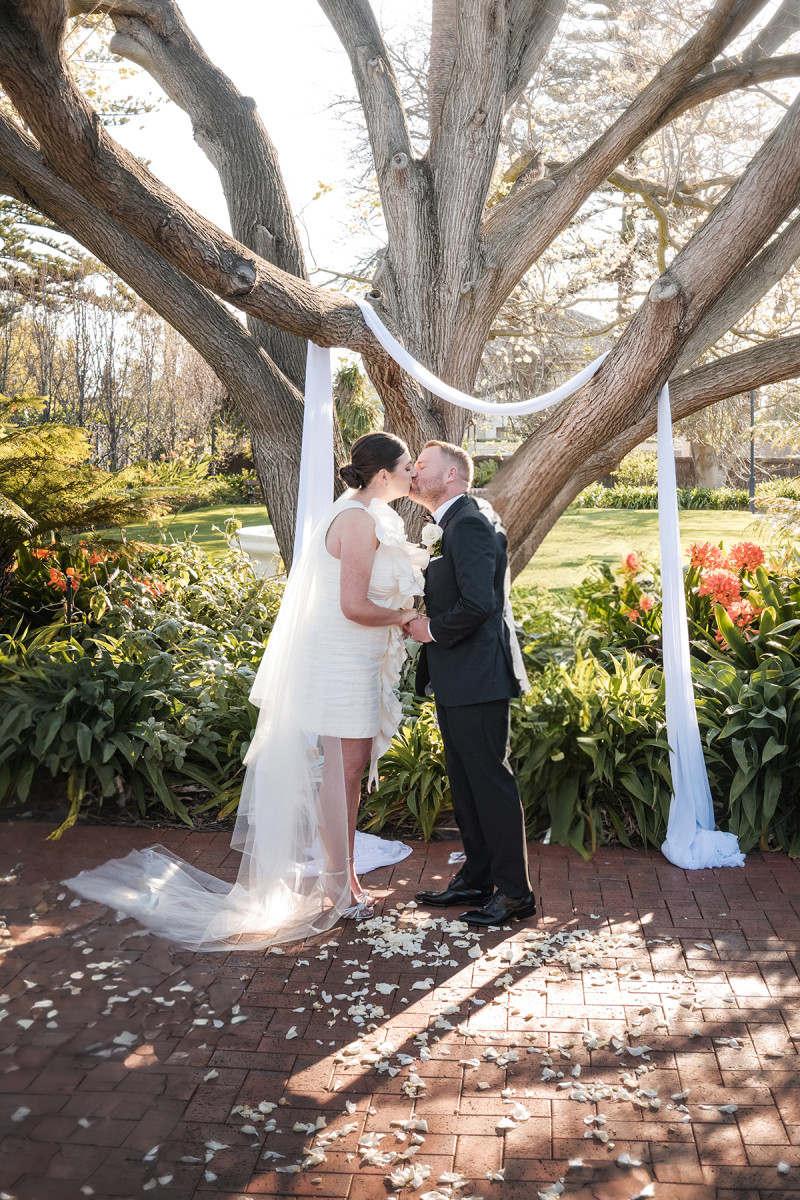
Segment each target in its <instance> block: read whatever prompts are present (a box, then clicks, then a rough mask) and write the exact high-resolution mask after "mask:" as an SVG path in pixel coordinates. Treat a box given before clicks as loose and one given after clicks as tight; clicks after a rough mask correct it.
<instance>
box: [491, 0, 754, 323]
mask: <svg viewBox="0 0 800 1200" xmlns="http://www.w3.org/2000/svg"><path fill="white" fill-rule="evenodd" d="M763 6H764V0H717V3H716V4H714V6H713V7H712V9H711V10H710V12H709V14H708V16H707V17H706V20H705V21H704V23H703V25H702V26H701V28H700V29H699V30H698V32H697V33H696V34H695V35H694V36H693V37H692V38H690V39H689V40H688V41H687V42H686V43H685V44H684V45H683V46H682V47H681V48H680V50H678V51H677V53H676V54H674V55H673V57H672V58H671V59H670V60H669V62H667V63H666V64H665V65H664V66H663V67H662V68H661V69H660V70H659V71H658V73H657V74H656V75H655V77H654V78H653V79H652V80H651V81H650V83H648V84H647V86H646V87H645V88H644V89H643V90H642V91H641V92H640V93H639V95H638V96H637V97H636V99H635V100H634V101H633V103H632V104H630V105H629V106H628V108H627V109H626V110H625V112H624V113H623V114H622V115H621V116H620V117H619V118H618V119H617V120H616V121H615V122H614V124H613V125H612V126H611V127H610V128H609V129H607V130H606V131H605V132H604V133H603V134H601V136H600V137H599V138H598V139H597V140H596V141H595V142H594V143H593V144H592V145H591V146H590V147H589V148H588V149H587V150H586V151H585V153H584V154H582V155H581V156H580V157H579V158H578V159H576V160H575V162H573V163H571V164H570V165H569V167H568V168H565V169H564V170H563V172H559V174H558V176H557V177H556V178H555V179H553V180H546V181H543V184H544V183H546V184H549V189H545V188H544V187H543V184H535V185H533V187H531V188H522V189H521V190H520V191H519V192H518V193H517V194H516V195H515V189H512V191H511V192H510V193H509V195H508V197H507V198H506V199H505V200H504V201H503V202H502V204H498V205H496V206H495V207H494V208H493V209H491V210H490V212H489V215H488V216H487V218H486V220H485V222H484V226H483V234H484V239H485V242H486V246H487V259H488V260H489V261H490V262H491V263H492V264H496V269H494V270H490V271H487V272H486V274H485V275H484V278H483V279H482V280H481V282H480V291H479V296H478V302H479V304H480V306H481V308H482V310H483V312H482V315H485V316H486V319H487V320H492V319H494V316H495V315H496V313H497V312H498V310H499V308H500V306H501V305H502V304H503V303H504V301H505V299H506V298H507V297H508V296H509V295H510V294H511V292H512V291H513V289H514V287H515V286H516V285H517V283H518V282H519V280H520V279H521V278H522V276H523V275H524V273H525V271H526V270H527V269H528V268H529V267H530V264H531V263H532V262H535V261H536V259H537V258H538V257H539V256H540V255H541V254H542V253H543V251H544V250H545V249H546V247H547V246H549V245H550V243H551V242H552V240H553V238H555V237H556V236H557V235H558V233H559V232H560V231H561V230H562V229H563V228H564V226H565V225H566V224H567V222H568V221H569V220H570V219H571V218H572V217H573V216H574V215H575V213H576V212H577V211H578V209H579V208H580V206H581V205H582V204H583V203H584V201H585V200H586V199H587V198H588V197H589V196H590V195H591V193H592V192H593V191H594V189H595V188H596V187H598V186H599V184H600V183H601V182H602V181H603V180H604V179H605V178H607V176H608V175H609V174H610V173H611V172H612V171H613V170H614V169H615V167H617V166H618V165H619V163H621V162H623V161H624V159H625V158H626V157H627V156H628V155H629V154H630V153H631V152H632V151H633V150H634V149H635V148H636V146H637V145H639V143H640V142H641V141H642V139H643V137H645V136H646V134H647V132H648V131H649V130H650V129H652V128H653V127H654V125H655V124H656V123H657V121H658V119H659V117H660V116H661V114H662V112H663V111H664V109H665V108H667V107H668V105H670V104H671V103H672V102H673V101H674V100H675V98H676V96H679V95H680V94H681V93H682V92H683V91H684V89H685V88H686V87H687V86H688V85H689V84H690V83H691V81H692V80H693V79H694V77H695V76H696V75H697V74H698V72H699V71H700V70H701V69H702V68H703V67H704V66H705V65H706V64H707V63H709V62H710V61H712V60H713V59H714V58H715V57H716V55H717V54H718V53H719V52H720V51H721V50H722V49H723V48H724V46H726V45H727V44H728V43H729V42H730V41H731V40H732V38H734V37H735V36H736V35H737V34H738V33H739V32H740V31H741V30H742V29H743V28H744V27H745V26H746V25H747V24H748V23H749V22H750V21H751V20H752V18H753V17H754V16H755V14H756V13H757V12H758V11H759V10H760V9H761V8H762V7H763Z"/></svg>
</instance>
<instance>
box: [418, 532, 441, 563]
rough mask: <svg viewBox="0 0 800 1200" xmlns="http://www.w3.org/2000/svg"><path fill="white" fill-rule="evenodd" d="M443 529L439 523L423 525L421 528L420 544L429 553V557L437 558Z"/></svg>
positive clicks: (439, 552)
mask: <svg viewBox="0 0 800 1200" xmlns="http://www.w3.org/2000/svg"><path fill="white" fill-rule="evenodd" d="M443 534H444V530H443V529H442V527H441V525H435V524H431V525H424V526H423V528H422V544H423V546H424V547H425V549H426V550H427V551H428V553H429V554H430V556H431V558H437V557H438V556H439V555H440V554H441V553H442V536H443Z"/></svg>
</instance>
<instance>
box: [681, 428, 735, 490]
mask: <svg viewBox="0 0 800 1200" xmlns="http://www.w3.org/2000/svg"><path fill="white" fill-rule="evenodd" d="M689 449H690V450H691V454H692V462H693V463H694V474H695V483H696V485H697V487H701V488H719V487H725V485H726V484H727V482H728V472H727V470H726V468H725V465H724V463H723V461H722V458H721V456H720V454H719V452H718V451H717V450H716V449H715V448H714V447H713V446H709V445H707V444H706V443H705V442H698V441H696V440H695V439H694V438H693V439H692V440H691V441H690V442H689Z"/></svg>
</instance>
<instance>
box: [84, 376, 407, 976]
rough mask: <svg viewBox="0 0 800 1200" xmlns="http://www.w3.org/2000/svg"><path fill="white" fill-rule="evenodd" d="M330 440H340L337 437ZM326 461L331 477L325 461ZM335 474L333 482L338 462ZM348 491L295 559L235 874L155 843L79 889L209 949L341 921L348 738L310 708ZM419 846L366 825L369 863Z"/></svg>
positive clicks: (275, 638) (164, 933) (267, 678)
mask: <svg viewBox="0 0 800 1200" xmlns="http://www.w3.org/2000/svg"><path fill="white" fill-rule="evenodd" d="M315 357H317V356H315ZM320 411H321V412H322V411H323V406H320ZM319 415H320V414H319V413H318V414H316V416H315V419H314V421H313V422H312V423H310V424H308V425H307V428H310V429H312V430H313V432H314V437H315V438H316V437H317V435H319V434H320V433H321V437H320V443H321V444H323V445H324V444H325V443H326V436H327V435H326V432H325V430H324V429H321V426H322V425H323V424H324V420H322V419H321V418H320V420H319V421H318V420H317V419H316V418H317V417H319ZM323 415H324V413H323ZM328 445H329V447H330V449H331V450H332V445H333V443H332V439H331V440H330V441H329V442H328ZM306 465H307V466H309V465H311V464H310V461H308V460H307V464H306ZM319 473H320V474H321V475H323V477H324V472H323V471H322V469H321V468H320V472H319ZM328 478H329V479H330V481H331V485H332V483H333V474H332V468H331V470H330V473H329V476H328ZM314 482H315V480H314V477H313V475H312V477H311V483H312V484H313V483H314ZM343 502H346V498H343V499H342V500H340V501H339V502H337V503H336V504H333V503H332V502H331V500H330V498H329V499H328V501H327V503H326V505H325V510H324V512H323V514H322V519H321V520H317V521H316V525H315V528H314V529H313V532H312V533H311V535H310V536H309V538H308V539H307V541H306V546H305V551H304V553H303V554H302V556H301V557H300V558H298V559H297V560H296V562H295V565H294V566H293V568H292V571H291V573H290V575H289V579H288V581H287V584H286V589H285V591H284V594H283V599H282V602H281V606H280V610H279V612H278V616H277V619H276V621H275V625H274V627H273V629H272V632H271V634H270V637H269V640H268V642H267V647H266V650H265V652H264V657H263V659H262V661H261V665H260V667H259V669H258V672H257V674H256V678H255V682H254V684H253V688H252V690H251V693H250V698H251V700H252V701H253V703H254V704H255V705H257V706H259V708H260V713H259V717H258V723H257V726H256V730H255V733H254V735H253V740H252V742H251V743H250V747H249V749H248V751H247V755H246V758H245V764H246V767H247V770H246V772H245V777H244V783H243V786H242V795H241V799H240V801H239V807H238V809H237V813H236V826H235V828H234V831H233V837H232V839H231V848H232V849H233V850H239V851H240V852H241V858H240V859H238V861H237V876H236V880H235V881H234V882H233V883H231V882H228V881H224V880H221V879H218V878H217V877H216V876H214V875H211V874H210V873H209V872H208V871H203V870H200V869H199V868H197V867H195V866H194V865H192V864H191V863H188V862H186V861H184V860H183V859H181V858H179V857H178V856H177V855H175V854H173V853H172V852H171V851H169V850H167V849H165V848H164V847H163V846H152V847H148V848H147V849H145V850H132V851H131V852H130V854H128V855H127V856H126V857H125V858H123V859H116V860H112V861H111V862H107V863H104V864H103V865H101V866H99V867H95V868H94V869H92V870H89V871H81V873H80V874H79V875H77V876H75V877H74V878H72V879H66V880H64V883H65V884H67V886H69V887H70V888H72V890H73V891H74V892H77V893H78V895H79V896H83V897H84V898H85V899H87V900H96V901H99V902H100V903H101V904H106V905H108V906H109V907H110V908H115V909H117V910H118V911H119V912H122V913H125V914H126V915H128V916H131V917H134V918H135V919H136V920H137V921H138V922H139V923H140V924H141V925H143V926H144V927H145V928H147V929H150V930H152V931H153V932H154V933H156V934H158V936H159V937H164V938H167V939H169V940H170V941H172V942H176V943H179V944H180V945H182V946H186V947H188V948H189V949H192V950H200V951H203V952H205V951H210V950H215V951H217V950H221V951H224V950H232V949H233V950H235V949H246V950H255V949H260V948H263V947H266V946H271V945H274V944H277V943H281V942H293V941H301V940H303V939H305V938H308V937H314V936H316V935H317V934H320V933H324V932H325V931H326V930H328V929H330V928H331V926H333V925H334V924H336V922H337V921H339V919H340V917H341V914H342V913H343V912H344V911H345V910H346V909H347V908H349V906H350V904H351V897H350V871H349V863H348V853H349V848H348V824H347V797H346V790H345V777H344V768H343V763H342V745H341V742H342V739H341V737H340V736H332V735H331V731H330V729H329V728H326V727H325V719H324V717H320V718H317V721H316V722H315V718H314V715H313V714H311V713H310V711H309V710H310V705H309V691H310V689H312V688H313V687H314V683H315V680H316V678H317V676H318V660H317V656H316V655H315V651H314V646H315V644H317V642H316V641H315V638H316V639H317V641H318V635H319V630H320V626H321V624H322V623H323V622H324V621H325V618H326V614H327V612H328V611H329V608H328V602H329V592H328V591H327V589H326V583H325V571H324V567H325V565H326V564H327V562H328V561H329V560H330V555H329V554H328V552H327V551H326V549H325V535H326V533H327V529H328V526H329V524H330V522H331V520H333V519H334V518H335V517H336V515H338V512H339V511H340V510H341V508H342V506H343ZM309 511H310V512H311V519H315V518H314V514H313V511H311V510H309ZM392 516H396V514H394V513H392ZM398 520H399V518H398ZM408 571H409V574H411V568H410V567H409V568H408ZM346 683H347V681H346V679H345V680H343V681H342V686H343V687H344V686H346ZM410 853H411V850H410V848H409V847H408V846H405V845H403V843H402V842H384V841H383V840H382V839H379V838H375V837H371V836H370V837H366V838H365V837H359V836H358V835H356V846H355V856H356V866H357V869H358V870H361V871H369V870H373V869H374V868H375V867H376V866H377V865H384V864H386V863H392V862H399V861H400V860H401V859H403V858H405V857H406V855H407V854H410Z"/></svg>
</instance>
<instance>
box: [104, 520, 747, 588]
mask: <svg viewBox="0 0 800 1200" xmlns="http://www.w3.org/2000/svg"><path fill="white" fill-rule="evenodd" d="M230 516H236V517H238V518H239V520H240V521H241V522H242V524H243V525H264V524H266V522H267V515H266V509H264V508H263V507H262V506H261V505H258V504H240V505H227V506H222V507H220V508H201V509H196V510H195V511H194V512H187V513H178V514H176V516H174V517H169V518H168V519H167V520H166V521H165V523H164V529H165V530H166V531H167V533H168V534H169V536H170V537H173V538H174V539H175V540H176V541H182V540H183V538H184V537H185V535H186V534H187V533H193V534H194V538H195V540H196V542H197V543H198V545H200V546H202V547H203V548H204V549H205V550H209V551H211V552H212V553H213V552H214V551H221V550H224V549H225V539H224V538H223V536H222V534H221V533H217V532H216V530H215V529H214V526H215V525H216V526H217V528H218V529H223V528H224V526H225V521H226V518H227V517H230ZM754 529H755V526H754V522H753V518H752V517H751V516H750V514H749V513H747V512H724V511H723V512H709V511H704V512H703V511H701V512H696V511H694V510H693V509H689V510H686V511H684V512H682V513H681V543H682V545H683V546H684V547H685V548H686V549H688V547H689V545H690V543H691V542H719V541H724V542H725V545H726V546H728V545H730V544H731V543H732V542H737V541H742V539H747V540H756V537H757V535H756V534H755V533H754ZM125 532H126V534H127V536H128V537H129V538H134V539H137V540H141V541H154V542H155V541H158V537H159V534H158V528H157V526H155V525H128V526H127V527H126V531H125ZM630 550H638V551H639V552H640V553H642V554H646V555H649V556H651V557H652V556H653V555H654V554H657V553H658V513H656V512H653V511H636V510H628V509H609V508H585V509H580V510H579V511H578V512H574V513H565V515H564V516H563V517H562V518H561V519H560V521H558V522H557V524H556V525H555V526H554V527H553V529H552V530H551V531H550V533H549V534H548V535H547V537H546V538H545V540H544V541H543V542H542V544H541V546H540V547H539V549H538V550H537V551H536V554H535V555H534V557H533V558H532V560H531V561H530V563H529V564H528V566H527V567H526V568H525V570H524V571H523V572H522V574H521V575H520V576H519V577H518V579H517V580H516V582H517V583H518V584H521V585H523V586H525V585H530V584H534V583H538V584H542V585H544V586H545V587H569V586H570V585H571V584H573V583H577V582H578V581H579V580H580V579H581V578H582V575H583V567H584V564H585V562H586V560H587V559H588V558H596V559H599V560H601V561H605V562H608V563H610V564H611V565H612V566H615V565H616V564H617V563H618V562H619V560H620V556H621V555H623V554H627V553H628V552H629V551H630Z"/></svg>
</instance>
